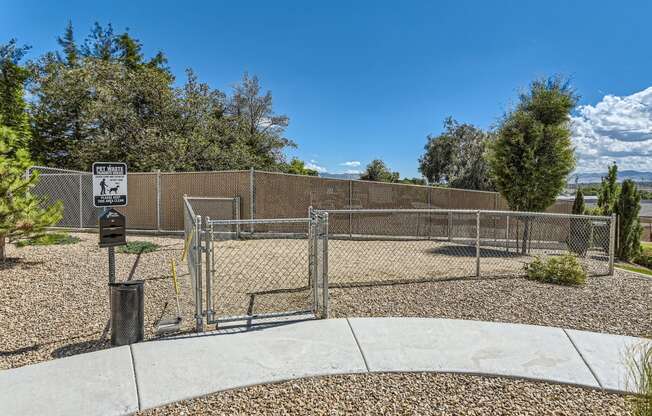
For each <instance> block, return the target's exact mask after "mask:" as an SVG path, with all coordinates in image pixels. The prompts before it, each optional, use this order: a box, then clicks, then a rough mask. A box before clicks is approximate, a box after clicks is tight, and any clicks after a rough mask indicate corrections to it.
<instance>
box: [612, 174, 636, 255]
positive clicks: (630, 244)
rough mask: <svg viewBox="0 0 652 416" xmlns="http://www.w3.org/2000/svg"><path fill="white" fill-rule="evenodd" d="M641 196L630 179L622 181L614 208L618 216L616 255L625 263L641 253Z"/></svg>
mask: <svg viewBox="0 0 652 416" xmlns="http://www.w3.org/2000/svg"><path fill="white" fill-rule="evenodd" d="M640 202H641V195H640V194H639V192H638V189H637V187H636V183H635V182H634V181H632V180H631V179H626V180H625V181H623V184H622V188H621V191H620V195H619V196H618V200H617V201H616V204H615V206H614V211H615V213H616V214H617V215H618V251H617V253H616V255H617V256H618V257H619V258H621V259H623V260H626V261H630V260H633V259H635V258H636V257H637V256H638V255H639V254H640V253H641V233H642V232H643V228H642V227H641V222H640V220H639V217H638V214H639V212H640V210H641V204H640Z"/></svg>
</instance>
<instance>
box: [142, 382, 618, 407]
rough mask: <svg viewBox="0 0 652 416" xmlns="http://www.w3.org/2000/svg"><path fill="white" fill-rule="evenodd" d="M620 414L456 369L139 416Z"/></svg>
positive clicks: (588, 399)
mask: <svg viewBox="0 0 652 416" xmlns="http://www.w3.org/2000/svg"><path fill="white" fill-rule="evenodd" d="M231 414H240V415H262V414H275V415H278V414H282V415H307V414H317V415H344V414H346V415H349V414H356V415H372V414H373V415H386V414H400V415H407V414H411V415H412V414H413V415H460V414H464V415H627V414H630V413H629V412H628V405H627V403H626V399H625V398H624V397H622V396H619V395H616V394H608V393H604V392H601V391H598V390H589V389H583V388H578V387H571V386H563V385H558V384H548V383H541V382H531V381H524V380H515V379H505V378H490V377H480V376H470V375H461V374H434V373H404V374H397V373H394V374H365V375H342V376H330V377H323V378H310V379H302V380H295V381H288V382H283V383H279V384H271V385H261V386H253V387H248V388H244V389H239V390H232V391H227V392H221V393H216V394H212V395H209V396H205V397H201V398H196V399H192V400H186V401H182V402H178V403H174V404H170V405H167V406H164V407H161V408H157V409H152V410H148V411H144V412H141V413H140V415H142V416H145V415H148V416H151V415H231Z"/></svg>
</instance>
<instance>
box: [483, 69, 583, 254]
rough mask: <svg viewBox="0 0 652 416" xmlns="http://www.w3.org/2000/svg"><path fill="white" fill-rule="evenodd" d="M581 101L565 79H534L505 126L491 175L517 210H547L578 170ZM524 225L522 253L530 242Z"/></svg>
mask: <svg viewBox="0 0 652 416" xmlns="http://www.w3.org/2000/svg"><path fill="white" fill-rule="evenodd" d="M576 102H577V97H576V95H575V93H574V92H573V90H572V89H571V88H570V86H569V85H568V83H567V82H565V81H563V80H562V79H561V78H559V77H556V78H549V79H544V80H536V81H534V82H532V84H531V85H530V89H529V91H528V92H524V93H522V94H521V95H520V97H519V103H518V105H517V106H516V108H515V109H514V110H513V111H511V112H510V113H508V114H507V115H506V116H505V118H504V119H503V121H502V122H501V124H500V126H499V128H498V133H497V138H496V140H495V142H493V143H492V144H491V145H490V146H489V155H488V162H489V171H490V174H491V177H492V180H493V183H494V184H495V186H496V189H497V190H498V191H499V192H500V193H501V195H502V196H503V197H504V198H505V199H506V200H507V202H508V204H509V206H510V208H511V209H513V210H518V211H543V210H545V209H546V208H547V207H549V206H550V205H552V204H553V203H554V202H555V199H556V198H557V196H558V195H559V194H560V193H561V192H562V190H563V189H564V187H565V185H566V180H567V177H568V175H569V174H570V172H571V171H572V170H573V168H574V167H575V157H574V151H573V150H574V149H573V147H572V144H571V129H570V112H571V110H572V109H573V108H574V106H575V104H576ZM528 233H529V225H528V224H527V223H526V225H525V233H524V238H523V252H525V249H526V246H527V245H526V244H527V240H528Z"/></svg>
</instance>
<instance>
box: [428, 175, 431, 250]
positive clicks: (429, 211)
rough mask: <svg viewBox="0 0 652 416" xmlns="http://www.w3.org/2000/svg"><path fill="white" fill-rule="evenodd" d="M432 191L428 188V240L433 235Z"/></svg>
mask: <svg viewBox="0 0 652 416" xmlns="http://www.w3.org/2000/svg"><path fill="white" fill-rule="evenodd" d="M431 191H432V190H431V189H430V187H428V240H430V235H431V234H432V192H431Z"/></svg>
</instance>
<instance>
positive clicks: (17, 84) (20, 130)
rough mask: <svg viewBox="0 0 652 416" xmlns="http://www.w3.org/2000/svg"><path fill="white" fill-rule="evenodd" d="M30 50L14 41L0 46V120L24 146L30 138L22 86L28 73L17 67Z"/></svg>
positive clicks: (19, 66) (24, 69)
mask: <svg viewBox="0 0 652 416" xmlns="http://www.w3.org/2000/svg"><path fill="white" fill-rule="evenodd" d="M29 49H30V48H29V47H28V46H18V45H17V44H16V40H15V39H11V40H10V41H9V43H7V44H4V45H0V120H2V123H3V124H4V125H5V126H7V127H9V128H11V129H12V130H13V131H14V133H15V134H16V135H17V136H18V138H19V139H20V140H21V141H22V143H23V144H25V143H26V142H27V141H28V139H29V136H30V126H29V117H28V115H27V113H25V108H26V103H25V94H24V89H23V86H24V84H25V81H27V79H28V78H29V71H28V70H27V69H26V68H24V67H22V66H21V65H19V62H20V60H21V59H22V58H23V57H24V56H25V53H26V52H27V51H28V50H29Z"/></svg>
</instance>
